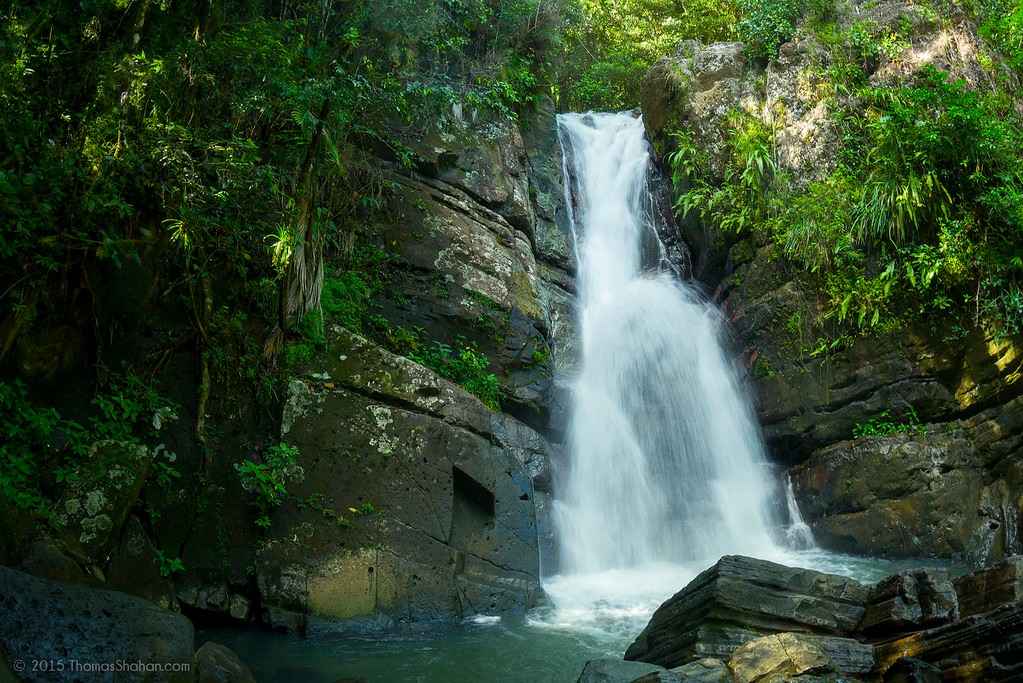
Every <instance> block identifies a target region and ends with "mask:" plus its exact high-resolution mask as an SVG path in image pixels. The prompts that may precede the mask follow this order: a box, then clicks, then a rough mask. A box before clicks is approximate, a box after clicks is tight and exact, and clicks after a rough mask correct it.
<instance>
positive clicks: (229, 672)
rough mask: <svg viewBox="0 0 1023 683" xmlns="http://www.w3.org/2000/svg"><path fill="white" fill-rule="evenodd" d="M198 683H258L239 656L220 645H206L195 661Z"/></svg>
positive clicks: (201, 648) (196, 654)
mask: <svg viewBox="0 0 1023 683" xmlns="http://www.w3.org/2000/svg"><path fill="white" fill-rule="evenodd" d="M193 662H194V666H195V680H196V683H256V679H255V677H254V676H253V675H252V671H250V670H249V667H247V666H245V664H244V663H242V660H240V659H239V658H238V655H236V654H235V653H234V651H233V650H231V649H230V648H228V647H225V646H223V645H221V644H219V643H213V642H210V643H206V644H205V645H203V646H202V647H200V648H199V649H198V650H196V652H195V658H194V659H193Z"/></svg>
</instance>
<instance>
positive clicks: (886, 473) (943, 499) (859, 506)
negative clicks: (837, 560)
mask: <svg viewBox="0 0 1023 683" xmlns="http://www.w3.org/2000/svg"><path fill="white" fill-rule="evenodd" d="M1021 444H1023V399H1015V400H1012V401H1009V402H1008V403H1006V404H1005V405H1003V406H1000V407H998V408H992V409H990V410H987V411H983V412H981V413H978V414H977V415H975V416H973V417H971V418H968V419H964V420H956V421H953V422H949V423H944V424H938V425H930V426H928V427H927V429H926V433H922V434H913V435H895V436H890V437H871V438H862V439H855V440H852V441H842V442H839V443H836V444H834V445H831V446H828V447H826V448H823V449H820V450H818V451H816V452H815V453H814V454H813V455H812V456H811V457H810V459H809V460H807V461H806V462H805V463H803V464H801V465H799V466H797V467H795V468H793V469H792V470H791V474H792V480H793V487H794V490H795V492H796V497H797V500H798V501H799V503H800V508H801V510H802V512H803V515H804V517H805V518H806V519H807V520H808V521H809V523H810V524H811V527H812V528H813V530H814V533H815V535H816V537H817V538H818V539H819V541H820V542H821V543H822V544H824V545H826V546H828V547H832V548H837V549H843V550H847V551H850V552H861V553H867V554H875V555H886V556H913V555H917V556H919V555H939V556H944V557H964V558H967V559H969V560H970V561H972V562H973V563H974V564H976V565H983V564H985V563H987V562H990V561H992V560H996V559H997V558H999V557H1002V556H1005V555H1011V554H1013V553H1017V552H1020V550H1021V547H1020V539H1019V535H1018V527H1019V519H1020V515H1021V511H1023V500H1021V498H1020V494H1019V491H1020V490H1021V489H1020V486H1021V484H1023V469H1021V465H1020V463H1019V462H1018V459H1017V458H1016V454H1017V453H1018V452H1019V448H1020V447H1021Z"/></svg>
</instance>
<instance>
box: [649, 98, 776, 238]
mask: <svg viewBox="0 0 1023 683" xmlns="http://www.w3.org/2000/svg"><path fill="white" fill-rule="evenodd" d="M728 124H729V129H730V130H729V147H730V150H729V151H730V154H729V157H728V159H727V161H726V166H725V171H724V178H723V180H722V182H721V183H720V184H715V183H714V181H713V179H711V178H709V177H708V175H707V173H706V171H704V170H702V169H705V168H706V158H705V156H704V155H703V153H702V152H699V151H698V150H697V149H696V148H695V146H694V145H693V144H692V141H691V139H690V138H689V137H688V136H686V135H684V134H682V135H678V134H676V135H675V136H674V137H675V142H676V145H678V147H677V149H676V151H675V152H673V153H672V154H671V155H669V157H668V161H669V163H670V164H671V166H672V182H673V183H674V185H675V189H676V191H679V192H681V194H679V196H678V199H676V201H675V210H676V211H677V212H678V213H679V214H680V215H681V216H682V217H683V218H684V217H687V216H689V215H690V214H692V213H693V212H696V213H698V214H699V216H700V218H702V219H703V220H704V221H707V222H709V223H711V224H713V225H714V226H716V227H717V228H719V229H721V230H722V231H725V232H731V233H735V234H742V233H744V232H746V231H747V230H750V229H752V228H753V227H755V226H757V225H759V224H761V223H762V222H764V221H765V220H766V219H767V216H768V208H769V203H770V197H771V192H770V190H771V188H772V186H773V185H774V184H775V178H776V176H777V171H778V167H777V164H776V163H775V160H774V156H773V153H772V147H773V138H774V136H773V131H772V130H771V129H770V128H769V127H768V126H767V124H765V123H764V122H763V121H762V120H760V119H759V118H757V117H755V116H751V115H749V114H747V113H745V112H741V111H734V112H732V113H731V114H730V115H729V118H728Z"/></svg>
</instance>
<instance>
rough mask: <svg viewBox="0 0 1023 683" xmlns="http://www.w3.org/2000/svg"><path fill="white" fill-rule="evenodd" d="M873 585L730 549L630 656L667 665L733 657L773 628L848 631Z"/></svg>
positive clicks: (667, 609)
mask: <svg viewBox="0 0 1023 683" xmlns="http://www.w3.org/2000/svg"><path fill="white" fill-rule="evenodd" d="M868 593H869V589H868V588H867V587H866V586H864V585H863V584H860V583H859V582H857V581H855V580H853V579H849V578H846V577H842V576H835V575H832V574H824V573H821V572H816V571H812V570H809V569H797V568H792V567H785V566H783V565H780V564H775V563H774V562H767V561H765V560H756V559H753V558H749V557H741V556H726V557H722V558H721V559H720V560H719V561H718V562H717V564H715V565H714V566H713V567H711V568H710V569H708V570H706V571H704V572H703V573H702V574H700V575H699V576H698V577H696V579H694V580H693V581H692V582H691V583H690V584H689V585H688V586H686V587H685V588H684V589H682V590H681V591H679V592H678V593H676V594H675V595H674V596H673V597H671V598H669V599H668V600H667V601H666V602H665V603H664V604H662V605H661V606H660V607H659V608H658V609H657V611H656V612H654V615H653V617H652V618H651V620H650V623H648V624H647V626H646V628H645V629H643V632H642V633H641V634H640V635H639V637H638V638H636V641H635V642H633V643H632V645H630V646H629V649H628V650H627V651H626V653H625V658H626V659H629V660H638V661H644V662H652V663H654V664H660V665H662V666H666V667H676V666H679V665H681V664H686V663H688V662H691V661H694V660H697V659H700V658H703V657H714V658H718V659H722V660H726V659H728V658H729V657H730V656H731V655H732V653H733V652H734V651H735V650H736V649H737V648H738V647H739V646H741V645H743V644H744V643H746V642H748V641H750V640H754V639H756V638H758V637H760V636H764V635H768V634H772V633H784V632H794V633H809V634H820V635H830V636H844V635H847V634H850V633H852V632H853V631H855V630H856V627H857V625H858V624H859V623H860V620H861V619H862V618H863V614H864V605H865V604H866V601H867V597H868Z"/></svg>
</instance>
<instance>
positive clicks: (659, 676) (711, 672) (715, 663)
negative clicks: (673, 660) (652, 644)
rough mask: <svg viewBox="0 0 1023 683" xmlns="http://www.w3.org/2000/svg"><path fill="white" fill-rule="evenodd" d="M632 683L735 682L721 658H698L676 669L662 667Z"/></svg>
mask: <svg viewBox="0 0 1023 683" xmlns="http://www.w3.org/2000/svg"><path fill="white" fill-rule="evenodd" d="M632 683H735V681H734V679H733V678H732V674H731V672H730V671H729V670H728V667H727V666H725V664H724V663H723V662H722V661H721V660H719V659H710V658H707V659H698V660H696V661H695V662H690V663H688V664H685V665H683V666H679V667H675V668H674V669H662V670H660V671H658V672H656V673H652V674H647V675H646V676H643V677H642V678H637V679H636V680H635V681H633V682H632Z"/></svg>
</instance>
